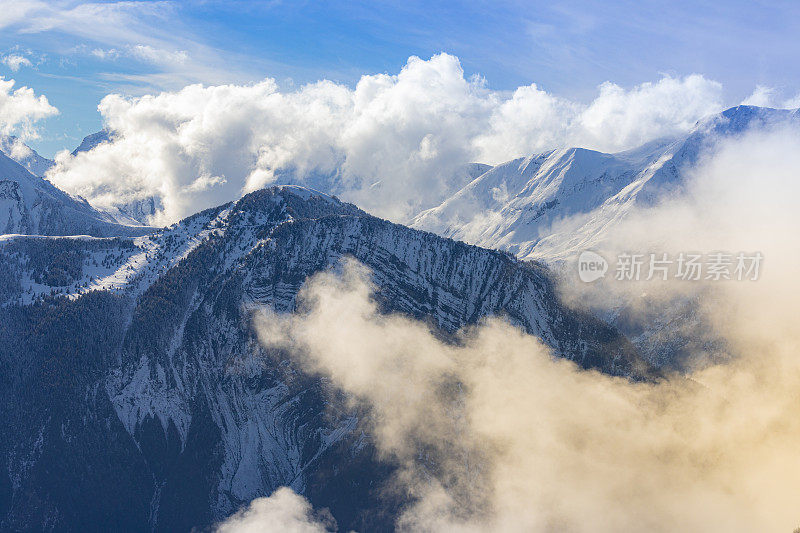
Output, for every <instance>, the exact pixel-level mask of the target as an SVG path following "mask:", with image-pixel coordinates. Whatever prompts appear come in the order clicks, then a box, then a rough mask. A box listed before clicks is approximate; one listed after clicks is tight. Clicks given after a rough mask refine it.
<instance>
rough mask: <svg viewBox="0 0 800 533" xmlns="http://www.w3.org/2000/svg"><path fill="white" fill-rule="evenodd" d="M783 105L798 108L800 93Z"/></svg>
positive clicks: (799, 105) (788, 107)
mask: <svg viewBox="0 0 800 533" xmlns="http://www.w3.org/2000/svg"><path fill="white" fill-rule="evenodd" d="M783 107H784V108H786V109H797V108H798V107H800V93H798V94H796V95H795V96H794V97H792V98H789V99H788V100H786V101H785V102H783Z"/></svg>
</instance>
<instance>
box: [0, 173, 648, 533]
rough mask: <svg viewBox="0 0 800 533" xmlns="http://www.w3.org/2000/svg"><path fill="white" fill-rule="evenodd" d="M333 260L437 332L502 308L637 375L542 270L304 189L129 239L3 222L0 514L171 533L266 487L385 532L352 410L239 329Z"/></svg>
mask: <svg viewBox="0 0 800 533" xmlns="http://www.w3.org/2000/svg"><path fill="white" fill-rule="evenodd" d="M343 256H352V257H355V258H356V259H357V260H359V261H361V262H363V263H364V264H365V265H367V266H368V267H369V268H370V269H371V270H372V272H373V273H374V274H373V278H374V282H375V284H376V286H377V288H378V293H377V296H376V298H377V299H378V301H379V302H380V305H381V308H382V309H383V310H385V311H387V312H389V311H390V312H401V313H406V314H409V315H412V316H415V317H419V318H424V319H427V320H429V321H430V323H431V324H432V326H433V327H438V328H440V329H441V331H442V334H443V335H445V336H446V335H447V334H448V333H450V332H453V331H455V330H456V329H458V328H460V327H461V326H463V325H465V324H470V323H475V322H476V321H477V320H479V319H480V318H481V317H484V316H487V315H504V316H507V317H508V318H509V320H511V321H512V322H514V323H516V324H518V325H519V326H520V327H522V328H524V329H525V330H526V331H528V332H530V333H532V334H535V335H537V336H539V337H541V338H542V339H543V341H544V342H545V343H547V344H548V345H549V346H551V347H552V349H553V351H554V353H555V354H556V355H558V356H560V357H565V358H569V359H572V360H575V361H576V362H577V363H578V364H580V365H582V366H585V367H595V368H599V369H601V370H603V371H605V372H608V373H611V374H615V375H623V376H634V377H635V376H644V375H646V374H647V373H648V372H649V370H648V367H647V365H646V364H644V363H642V362H641V360H640V359H639V357H638V355H637V354H636V352H635V350H634V349H633V347H632V345H631V344H630V343H629V342H628V341H627V340H626V339H625V338H624V337H623V336H621V335H620V334H619V333H618V332H617V331H616V330H615V329H614V328H612V327H609V326H608V325H606V324H604V323H602V322H599V321H598V320H596V319H593V318H591V317H589V316H587V315H583V314H580V313H576V312H574V311H571V310H569V309H566V308H565V307H563V306H562V305H561V304H560V303H559V301H558V298H557V296H556V294H555V290H554V287H553V282H552V281H551V279H550V276H549V274H548V270H547V269H546V268H544V267H542V266H540V265H538V264H536V263H532V262H529V263H523V262H519V261H517V260H515V259H513V258H512V257H510V256H509V255H508V254H505V253H501V252H497V251H492V250H486V249H482V248H478V247H475V246H470V245H467V244H464V243H460V242H455V241H452V240H449V239H444V238H441V237H437V236H435V235H433V234H430V233H426V232H420V231H416V230H412V229H409V228H407V227H404V226H401V225H397V224H392V223H390V222H387V221H384V220H381V219H378V218H375V217H372V216H369V215H367V214H366V213H364V212H363V211H361V210H359V209H357V208H356V207H354V206H353V205H350V204H345V203H342V202H340V201H338V200H337V199H335V198H333V197H330V196H327V195H325V194H321V193H317V192H314V191H310V190H308V189H302V188H297V187H274V188H270V189H264V190H261V191H257V192H254V193H251V194H249V195H247V196H245V197H243V198H242V199H240V200H239V201H237V202H235V203H230V204H226V205H223V206H221V207H218V208H215V209H210V210H207V211H204V212H202V213H199V214H197V215H194V216H192V217H189V218H187V219H185V220H183V221H182V222H180V223H178V224H175V225H173V226H171V227H169V228H165V229H163V230H160V231H158V232H156V233H153V234H150V235H146V236H142V237H136V238H119V237H118V238H90V237H32V236H5V237H2V238H0V280H2V285H0V302H2V304H0V365H2V368H3V369H4V371H3V372H2V373H0V409H2V411H3V413H4V415H3V416H2V417H0V461H2V463H0V464H1V465H2V468H0V510H1V511H2V514H0V529H2V530H18V529H25V530H42V529H57V530H85V529H91V530H96V529H105V530H116V531H119V530H137V531H141V530H148V529H152V530H169V531H186V530H189V529H190V528H192V527H195V526H196V527H204V526H207V525H208V524H210V523H212V522H214V521H216V520H219V519H221V518H223V517H225V516H227V515H228V514H230V513H231V512H233V511H235V510H236V509H237V508H238V507H239V506H240V505H242V504H244V503H246V502H249V501H250V500H251V499H253V498H255V497H258V496H263V495H267V494H269V493H270V492H271V491H272V490H273V489H275V488H276V487H278V486H281V485H288V486H291V487H292V488H293V489H295V490H297V491H298V492H300V493H303V494H304V495H306V496H307V497H308V498H309V499H310V500H311V501H312V503H313V504H314V505H315V506H316V507H318V508H322V507H327V508H329V509H330V510H331V512H332V513H333V515H334V516H335V517H336V519H337V521H338V522H339V525H340V527H342V529H343V530H349V529H351V528H355V529H358V530H362V531H373V530H382V529H386V528H387V527H388V526H389V525H390V524H391V523H392V520H393V517H394V516H395V514H396V511H397V506H398V505H400V504H402V501H398V500H397V499H396V497H392V496H389V494H388V493H386V492H385V491H382V490H381V489H382V487H383V482H384V481H385V480H387V479H388V477H389V476H390V475H391V472H392V466H391V465H389V464H385V463H381V462H380V461H379V460H378V458H377V456H376V454H375V450H374V448H373V446H372V445H371V442H370V438H369V435H368V434H365V433H364V431H363V428H362V419H363V415H364V414H363V413H359V412H356V411H352V410H351V409H346V408H344V407H343V406H341V405H338V403H337V402H336V401H335V397H334V398H333V399H332V398H331V397H330V396H327V395H326V394H325V387H326V385H325V382H322V381H320V380H318V379H316V378H312V377H309V376H307V375H304V374H303V373H302V372H300V371H299V370H298V369H297V368H295V367H294V366H293V364H292V363H291V362H290V361H289V360H287V358H286V357H285V356H283V355H282V354H280V353H275V352H267V351H265V350H264V349H263V348H262V347H261V346H260V345H259V343H258V342H257V340H256V336H255V334H254V331H253V329H252V325H251V310H252V309H254V308H260V307H263V306H268V307H271V308H272V309H274V310H276V311H278V312H289V311H292V310H293V309H294V306H295V298H296V295H297V293H298V290H299V289H300V287H301V286H302V284H303V283H304V281H305V280H306V279H307V277H308V276H310V275H312V274H314V273H315V272H319V271H321V270H325V269H329V268H335V267H336V265H337V264H338V263H339V261H340V259H341V258H342V257H343ZM343 320H346V317H343ZM22 397H24V398H25V401H19V399H20V398H22ZM121 480H124V483H121Z"/></svg>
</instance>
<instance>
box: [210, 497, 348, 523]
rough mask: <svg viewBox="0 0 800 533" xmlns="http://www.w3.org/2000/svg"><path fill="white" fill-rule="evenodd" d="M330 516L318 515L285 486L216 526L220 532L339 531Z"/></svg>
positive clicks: (304, 500) (309, 505)
mask: <svg viewBox="0 0 800 533" xmlns="http://www.w3.org/2000/svg"><path fill="white" fill-rule="evenodd" d="M335 527H336V522H335V521H333V519H332V518H330V517H329V516H324V515H323V516H315V515H314V512H313V510H312V508H311V504H309V503H308V502H307V501H306V499H305V498H303V497H302V496H299V495H297V494H295V493H294V492H293V491H292V490H291V489H290V488H288V487H281V488H279V489H278V490H276V491H275V492H273V493H272V495H271V496H270V497H269V498H258V499H257V500H253V501H252V502H251V503H250V505H249V506H248V507H247V508H246V509H243V510H241V511H239V512H238V513H236V514H235V515H233V516H231V517H230V518H228V519H227V520H225V521H224V522H223V523H221V524H219V525H218V526H217V527H216V531H217V533H325V532H326V531H331V530H334V531H335Z"/></svg>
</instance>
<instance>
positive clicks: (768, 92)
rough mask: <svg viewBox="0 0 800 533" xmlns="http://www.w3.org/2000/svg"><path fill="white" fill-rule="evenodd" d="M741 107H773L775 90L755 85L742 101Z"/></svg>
mask: <svg viewBox="0 0 800 533" xmlns="http://www.w3.org/2000/svg"><path fill="white" fill-rule="evenodd" d="M742 104H743V105H755V106H759V107H773V106H774V105H775V89H774V88H772V87H767V86H766V85H756V88H755V89H754V90H753V93H752V94H751V95H750V96H748V97H747V98H745V99H744V100H742Z"/></svg>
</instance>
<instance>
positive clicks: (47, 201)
mask: <svg viewBox="0 0 800 533" xmlns="http://www.w3.org/2000/svg"><path fill="white" fill-rule="evenodd" d="M149 231H151V229H149V228H142V227H134V226H129V225H121V224H118V223H116V221H115V220H114V218H113V217H111V216H110V215H108V214H105V213H101V212H99V211H97V210H96V209H94V208H93V207H92V206H90V205H89V204H88V203H87V202H86V201H85V200H83V199H82V198H75V197H72V196H70V195H68V194H67V193H65V192H63V191H61V190H59V189H58V188H56V187H55V186H54V185H52V184H51V183H50V182H48V181H47V180H45V179H42V178H40V177H38V176H34V175H33V174H31V173H30V172H28V171H27V170H26V169H25V168H23V167H22V166H21V165H20V164H19V163H17V162H16V161H14V160H12V159H11V158H9V157H7V156H6V155H4V154H2V153H0V234H13V233H19V234H26V235H95V236H110V235H141V234H143V233H146V232H149Z"/></svg>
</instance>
